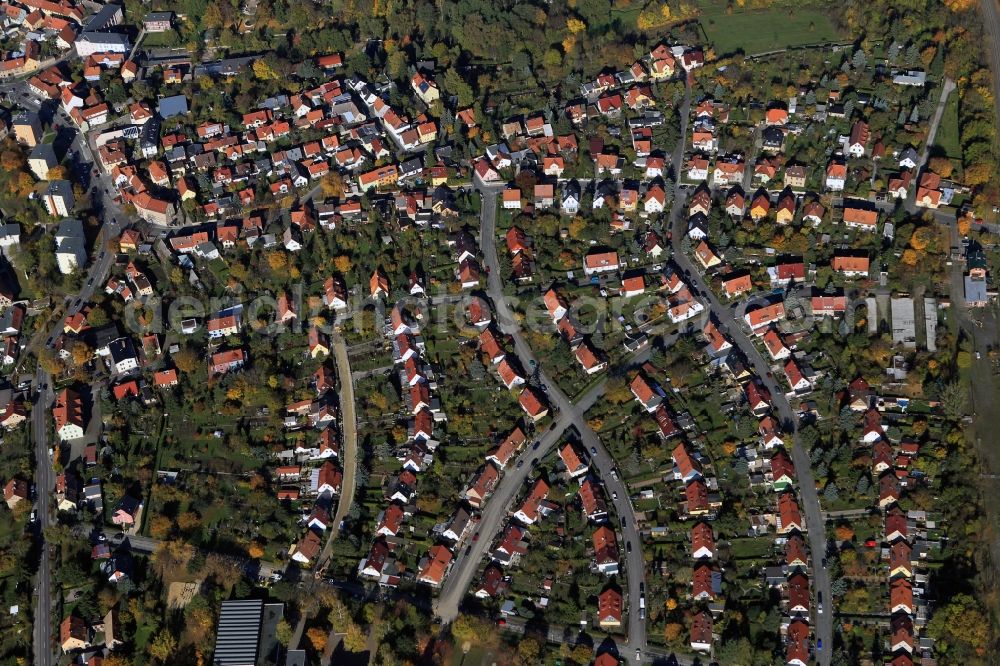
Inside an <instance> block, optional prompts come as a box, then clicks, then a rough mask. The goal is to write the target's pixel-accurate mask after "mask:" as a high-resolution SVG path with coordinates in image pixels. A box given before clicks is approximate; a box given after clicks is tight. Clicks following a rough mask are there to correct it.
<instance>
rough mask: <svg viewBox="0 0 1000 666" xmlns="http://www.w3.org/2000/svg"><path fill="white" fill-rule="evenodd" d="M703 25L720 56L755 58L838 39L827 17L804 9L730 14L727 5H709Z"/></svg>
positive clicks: (706, 8)
mask: <svg viewBox="0 0 1000 666" xmlns="http://www.w3.org/2000/svg"><path fill="white" fill-rule="evenodd" d="M701 25H702V27H703V28H704V29H705V34H706V35H707V36H708V39H709V41H710V42H711V43H712V45H713V46H714V47H715V52H716V54H717V55H720V56H721V55H725V54H728V53H735V52H737V51H742V52H743V53H744V54H746V55H752V54H755V53H764V52H767V51H774V50H776V49H781V48H786V47H789V46H803V45H806V44H819V43H822V42H830V41H834V40H836V39H837V37H838V36H837V33H836V31H835V30H834V28H833V24H832V23H830V19H829V18H827V17H826V15H824V14H823V13H822V12H821V11H819V10H816V9H809V8H804V7H795V8H789V7H773V8H770V9H762V10H746V9H744V10H740V9H734V10H733V12H732V13H731V14H727V13H726V4H725V3H724V2H715V1H713V2H705V3H703V4H702V13H701Z"/></svg>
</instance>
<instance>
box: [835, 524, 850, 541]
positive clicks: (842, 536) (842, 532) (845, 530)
mask: <svg viewBox="0 0 1000 666" xmlns="http://www.w3.org/2000/svg"><path fill="white" fill-rule="evenodd" d="M834 534H836V535H837V539H838V540H839V541H850V540H851V539H853V538H854V530H853V529H851V526H850V525H846V524H845V525H837V529H836V530H835V531H834Z"/></svg>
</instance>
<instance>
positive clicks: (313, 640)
mask: <svg viewBox="0 0 1000 666" xmlns="http://www.w3.org/2000/svg"><path fill="white" fill-rule="evenodd" d="M306 638H308V639H309V644H310V645H312V647H313V649H314V650H316V652H322V651H323V650H324V649H326V639H327V633H326V632H325V631H323V630H322V629H321V628H319V627H310V628H309V630H308V631H306Z"/></svg>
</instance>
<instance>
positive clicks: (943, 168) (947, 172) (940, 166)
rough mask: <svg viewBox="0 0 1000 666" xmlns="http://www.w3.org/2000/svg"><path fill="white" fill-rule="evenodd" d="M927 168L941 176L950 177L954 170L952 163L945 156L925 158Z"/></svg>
mask: <svg viewBox="0 0 1000 666" xmlns="http://www.w3.org/2000/svg"><path fill="white" fill-rule="evenodd" d="M927 168H928V169H930V170H931V171H933V172H934V173H936V174H937V175H939V176H941V177H942V178H951V174H952V172H953V171H954V170H955V167H954V165H952V163H951V160H949V159H948V158H947V157H932V158H930V159H929V160H927Z"/></svg>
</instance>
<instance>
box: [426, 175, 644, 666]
mask: <svg viewBox="0 0 1000 666" xmlns="http://www.w3.org/2000/svg"><path fill="white" fill-rule="evenodd" d="M497 191H498V188H496V187H491V188H482V189H481V190H480V193H481V195H482V209H481V225H482V226H481V228H480V238H479V242H480V244H481V246H482V252H483V256H484V260H485V263H486V267H487V293H488V294H489V296H490V298H491V300H492V301H493V307H494V309H495V311H496V318H495V321H497V323H498V325H499V328H500V330H501V332H503V333H505V334H507V335H509V336H510V337H511V338H512V339H513V341H514V352H515V354H516V355H517V357H518V360H519V361H520V362H521V365H522V366H523V367H524V368H525V369H526V370H530V369H532V368H536V367H537V368H538V379H539V382H540V383H541V385H542V386H544V387H545V392H546V395H547V396H548V399H549V402H550V405H551V407H552V408H553V410H554V411H555V423H553V424H552V426H551V427H550V428H549V429H548V430H547V431H546V432H545V433H544V434H543V435H542V436H541V438H540V439H539V442H538V445H537V448H531V449H528V450H527V451H525V452H524V453H523V454H522V455H521V456H520V459H521V460H524V464H523V466H522V467H521V468H520V469H518V468H517V463H514V464H513V466H512V467H508V469H507V471H506V472H505V473H504V476H503V478H502V479H501V481H500V483H499V484H498V486H497V489H496V491H495V492H494V494H493V497H492V498H490V500H489V501H488V502H487V504H486V508H485V509H484V511H483V512H482V516H481V518H480V522H479V529H478V533H479V535H480V536H479V539H478V540H477V541H475V542H473V543H472V544H471V547H470V550H469V552H468V553H467V554H466V553H460V554H459V556H458V557H457V558H456V562H455V564H454V565H453V567H452V571H451V573H450V574H449V576H448V578H447V580H446V581H445V585H444V587H443V589H442V591H441V595H440V597H439V598H438V602H437V615H438V616H439V617H441V619H442V620H444V621H450V620H452V619H454V617H455V616H456V615H457V613H458V606H459V604H460V603H461V600H462V598H463V597H464V596H465V592H466V591H467V590H468V587H469V585H470V584H471V582H472V577H473V576H474V575H475V573H476V570H477V569H478V564H479V562H480V561H481V559H482V557H483V555H484V554H485V551H486V548H487V547H488V546H489V545H490V544H491V542H492V541H493V538H494V536H495V535H496V534H497V533H498V532H499V531H500V529H501V527H502V523H503V519H504V518H505V517H506V514H507V509H508V507H509V506H510V504H511V502H513V500H514V499H515V497H516V496H517V494H518V491H519V490H520V489H521V487H522V486H523V485H524V482H525V480H526V479H527V478H528V475H529V473H530V472H531V470H532V467H533V461H534V460H535V459H541V458H543V457H544V456H545V455H546V454H547V453H548V452H549V451H550V450H551V449H552V448H553V447H555V446H556V445H557V444H558V443H559V442H560V441H561V440H562V437H563V433H564V431H565V430H567V429H568V428H569V427H570V426H572V427H573V428H574V429H575V430H576V431H577V432H578V433H579V436H580V441H581V443H582V444H583V446H584V447H585V448H586V450H587V451H588V453H589V454H590V456H591V467H592V469H593V470H594V471H595V472H596V473H597V474H598V475H600V476H601V478H602V479H603V480H604V484H605V490H606V492H607V493H608V494H609V498H608V499H609V501H610V503H611V504H612V505H613V506H614V508H615V512H616V515H617V516H619V518H621V519H622V520H623V521H624V524H621V523H619V525H618V526H617V527H619V528H620V533H621V537H622V543H621V544H620V546H621V548H622V556H623V557H624V563H625V568H626V571H625V574H626V577H627V580H628V594H629V605H630V607H631V608H633V609H638V605H639V604H638V599H639V597H640V596H641V595H642V592H641V590H642V589H643V588H644V585H645V563H644V561H643V558H642V540H641V538H640V536H639V530H638V526H637V525H636V520H635V512H634V510H633V507H632V503H631V500H630V499H629V495H628V489H627V488H626V487H625V484H624V483H623V482H622V481H621V479H620V478H618V477H617V475H615V476H614V477H613V476H612V475H611V470H613V469H614V468H615V463H614V459H613V458H612V457H611V455H610V454H609V453H608V452H607V450H606V449H605V447H604V445H603V444H602V443H601V441H600V438H598V437H597V435H596V434H595V433H594V432H593V431H592V430H591V429H590V427H589V426H588V425H587V422H586V419H585V418H584V410H583V409H581V408H580V406H577V405H574V404H573V402H572V401H571V400H570V399H569V397H567V396H566V394H565V393H563V391H562V390H561V389H560V388H559V387H558V386H557V385H556V384H555V382H553V381H551V380H550V379H549V378H548V376H547V375H546V374H545V369H544V366H543V365H541V364H540V363H539V361H538V359H537V358H536V357H535V354H534V352H533V351H532V350H531V347H530V346H529V345H528V343H527V341H526V340H525V338H524V336H523V335H522V333H521V329H520V326H519V325H518V323H517V320H516V319H515V317H514V313H513V312H512V311H511V309H510V306H509V304H508V303H507V300H506V298H505V297H504V294H503V284H502V281H501V273H500V261H499V258H498V256H497V246H496V240H497V232H496V208H497V201H496V194H497ZM591 395H595V394H594V393H591ZM596 395H599V394H596ZM595 399H596V398H595ZM628 545H631V552H629V548H628V547H627V546H628ZM628 628H629V641H628V644H627V645H626V646H625V651H626V654H627V655H629V656H630V655H632V653H633V652H634V650H635V649H636V648H639V649H643V648H645V646H646V623H645V621H644V620H640V619H639V617H638V613H637V612H635V613H631V614H630V617H629V624H628Z"/></svg>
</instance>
